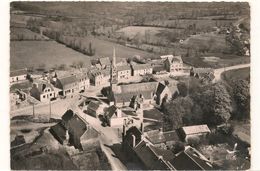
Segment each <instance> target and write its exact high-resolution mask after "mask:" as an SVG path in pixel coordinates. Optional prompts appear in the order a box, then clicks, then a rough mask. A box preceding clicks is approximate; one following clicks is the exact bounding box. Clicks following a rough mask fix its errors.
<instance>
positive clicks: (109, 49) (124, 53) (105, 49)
mask: <svg viewBox="0 0 260 171" xmlns="http://www.w3.org/2000/svg"><path fill="white" fill-rule="evenodd" d="M76 39H80V40H81V41H82V46H84V47H87V48H88V46H89V43H90V42H91V43H92V46H93V47H94V48H95V52H96V53H95V55H94V56H92V57H90V58H91V59H97V58H101V57H111V58H112V56H113V48H114V47H115V50H116V57H117V58H129V57H133V56H135V55H140V56H141V57H144V58H146V57H152V56H154V54H152V53H148V52H145V51H142V50H138V49H133V48H129V47H125V46H122V45H119V44H116V43H113V42H109V41H106V40H101V39H98V38H94V37H86V38H76Z"/></svg>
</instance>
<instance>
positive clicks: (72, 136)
mask: <svg viewBox="0 0 260 171" xmlns="http://www.w3.org/2000/svg"><path fill="white" fill-rule="evenodd" d="M50 133H51V134H52V135H53V136H54V138H56V139H57V141H59V143H61V144H63V145H70V146H74V147H75V149H78V150H80V151H85V150H88V147H89V144H90V143H93V141H97V137H98V132H97V131H95V130H94V129H93V128H92V127H91V126H90V125H88V124H87V123H85V122H84V121H83V120H82V119H81V118H80V117H79V116H78V115H77V114H75V113H74V112H73V111H72V110H68V111H66V112H65V114H64V115H63V116H62V120H61V122H59V123H57V124H56V125H54V126H52V127H51V128H50Z"/></svg>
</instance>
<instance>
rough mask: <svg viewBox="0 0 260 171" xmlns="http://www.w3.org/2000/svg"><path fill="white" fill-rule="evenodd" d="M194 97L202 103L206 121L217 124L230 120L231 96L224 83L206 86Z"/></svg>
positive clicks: (193, 96)
mask: <svg viewBox="0 0 260 171" xmlns="http://www.w3.org/2000/svg"><path fill="white" fill-rule="evenodd" d="M192 98H193V99H194V100H195V101H196V102H198V104H199V105H200V107H201V109H202V111H203V116H204V121H205V123H207V124H213V125H217V124H221V123H226V122H227V121H228V120H229V118H230V116H231V111H232V106H231V97H230V95H229V93H228V91H227V89H226V87H225V85H224V84H223V83H216V84H210V85H207V86H204V87H203V88H202V89H200V90H199V91H198V92H196V93H194V94H193V95H192Z"/></svg>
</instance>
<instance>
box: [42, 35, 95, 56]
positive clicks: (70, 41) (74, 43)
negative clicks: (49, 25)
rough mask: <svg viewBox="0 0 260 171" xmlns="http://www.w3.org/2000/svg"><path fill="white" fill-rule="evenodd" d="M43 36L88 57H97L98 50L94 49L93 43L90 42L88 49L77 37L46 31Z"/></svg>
mask: <svg viewBox="0 0 260 171" xmlns="http://www.w3.org/2000/svg"><path fill="white" fill-rule="evenodd" d="M43 34H44V35H46V36H47V37H49V38H51V39H53V40H55V41H57V42H58V43H61V44H64V45H66V46H67V47H69V48H72V49H73V50H76V51H78V52H81V53H83V54H85V55H88V56H94V55H95V52H96V50H95V48H94V47H93V45H92V43H91V42H89V44H88V46H87V47H86V46H85V45H84V43H83V41H82V40H81V39H79V38H75V37H66V36H63V35H61V33H60V32H58V31H51V30H45V31H44V32H43Z"/></svg>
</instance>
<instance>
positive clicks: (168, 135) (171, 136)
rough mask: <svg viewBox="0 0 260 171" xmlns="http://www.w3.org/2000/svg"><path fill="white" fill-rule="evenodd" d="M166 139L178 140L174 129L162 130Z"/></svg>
mask: <svg viewBox="0 0 260 171" xmlns="http://www.w3.org/2000/svg"><path fill="white" fill-rule="evenodd" d="M163 135H164V137H165V140H166V141H180V137H179V135H178V133H177V132H176V131H168V132H163Z"/></svg>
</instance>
